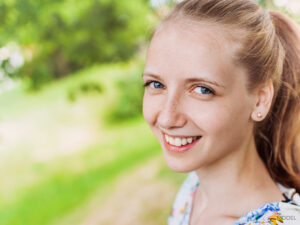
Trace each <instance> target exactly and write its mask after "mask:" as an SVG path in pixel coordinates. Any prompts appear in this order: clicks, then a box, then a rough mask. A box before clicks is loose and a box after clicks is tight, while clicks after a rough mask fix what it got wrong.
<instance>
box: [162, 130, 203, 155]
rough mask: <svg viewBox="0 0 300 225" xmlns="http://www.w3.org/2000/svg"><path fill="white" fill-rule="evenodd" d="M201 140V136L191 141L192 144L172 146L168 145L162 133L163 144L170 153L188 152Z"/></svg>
mask: <svg viewBox="0 0 300 225" xmlns="http://www.w3.org/2000/svg"><path fill="white" fill-rule="evenodd" d="M201 138H202V136H201V137H200V138H199V139H197V140H195V141H193V142H192V143H190V144H187V145H184V146H174V145H170V144H169V143H168V142H167V140H166V136H165V134H164V133H163V139H164V144H165V146H166V148H167V150H169V151H171V152H177V153H183V152H186V151H188V150H190V149H191V148H192V147H193V146H194V145H195V144H197V143H198V142H199V141H200V139H201Z"/></svg>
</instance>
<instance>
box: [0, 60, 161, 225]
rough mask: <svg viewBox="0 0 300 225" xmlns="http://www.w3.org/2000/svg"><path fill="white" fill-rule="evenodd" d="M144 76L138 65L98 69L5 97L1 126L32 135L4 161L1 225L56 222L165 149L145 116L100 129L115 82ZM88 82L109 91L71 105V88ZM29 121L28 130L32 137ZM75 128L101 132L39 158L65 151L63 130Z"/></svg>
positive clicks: (1, 100)
mask: <svg viewBox="0 0 300 225" xmlns="http://www.w3.org/2000/svg"><path fill="white" fill-rule="evenodd" d="M138 71H139V67H138V66H137V64H134V63H133V64H129V65H127V64H116V65H115V64H112V65H101V66H94V67H92V68H90V69H86V70H84V71H81V72H79V73H77V74H75V75H74V76H70V77H67V78H65V79H62V80H59V81H57V82H53V83H51V84H49V85H48V86H46V87H44V88H43V89H42V90H41V91H40V92H37V93H29V94H28V93H25V92H24V87H22V86H20V87H18V88H16V89H13V90H11V91H8V92H6V93H3V94H1V95H0V104H1V105H5V107H3V108H2V110H1V111H0V121H2V122H7V121H8V122H15V123H17V125H18V126H19V129H23V130H25V133H24V134H25V135H26V136H25V137H22V138H21V139H19V137H17V136H16V138H18V142H17V143H16V145H14V147H13V148H11V149H9V148H8V149H7V152H9V154H8V155H6V156H5V157H6V158H4V157H3V158H2V159H1V160H2V162H3V164H2V166H1V170H2V172H1V174H0V179H1V181H2V185H1V192H2V193H0V224H1V225H2V224H3V225H6V224H9V225H18V224H22V225H23V224H26V225H43V224H53V223H55V222H56V221H59V220H60V219H61V218H63V217H65V216H66V215H68V214H69V213H71V212H72V210H74V209H75V208H76V207H78V206H80V205H82V204H84V202H85V201H87V199H89V198H90V197H91V196H93V195H94V194H95V193H96V191H97V192H98V191H99V189H103V190H104V189H107V188H109V185H112V182H113V181H114V179H116V177H117V176H118V174H120V173H124V172H126V170H128V169H129V168H131V167H133V166H135V165H137V164H139V163H141V162H143V161H144V160H146V159H147V158H150V157H151V156H153V155H155V154H157V153H158V152H159V151H158V150H159V145H158V142H157V141H156V140H155V138H154V136H153V134H152V133H151V131H150V129H149V128H148V127H147V125H146V123H145V121H144V120H143V118H142V117H138V118H135V119H132V120H127V121H122V122H121V121H120V122H119V123H118V124H117V125H116V124H115V125H114V126H113V127H110V126H107V124H106V125H105V126H104V125H102V122H103V121H102V114H103V113H104V112H105V110H106V109H107V108H106V107H107V106H109V104H110V102H111V101H113V100H114V98H115V96H117V93H116V92H117V89H116V88H115V86H114V81H115V80H116V79H118V78H120V77H122V76H126V74H131V73H137V72H138ZM85 82H96V83H97V82H99V83H101V85H102V86H103V87H104V92H103V93H101V94H100V95H99V94H94V95H93V94H92V95H90V94H87V95H82V96H79V98H78V100H77V101H76V102H75V103H71V102H69V101H68V98H67V97H68V91H69V90H70V89H72V88H74V87H75V88H76V87H78V86H79V85H80V84H82V83H85ZM74 108H75V111H76V110H77V111H76V113H74ZM78 109H79V112H80V113H79V114H78ZM16 121H17V122H16ZM28 121H30V123H29V122H28ZM28 124H29V125H30V127H28V130H30V132H26V131H27V127H25V126H28ZM75 125H76V126H77V127H78V128H79V129H82V128H87V129H90V130H92V131H93V132H94V133H95V135H94V137H93V140H91V141H90V142H89V144H88V145H84V146H83V147H82V149H80V151H76V152H72V153H69V154H66V155H58V156H55V157H50V158H49V159H47V160H44V161H39V160H36V158H34V155H35V154H36V153H39V152H41V151H42V152H41V153H39V154H46V155H47V154H50V153H51V154H54V153H53V152H57V153H60V152H61V151H63V150H64V149H59V147H58V146H59V145H58V142H57V140H56V139H55V138H56V136H57V137H60V133H59V132H60V130H61V129H65V128H69V127H72V126H75ZM41 135H42V136H41ZM39 137H42V138H46V139H47V140H48V142H47V144H46V145H35V142H38V141H39ZM76 138H78V137H76V136H75V137H72V136H71V139H66V140H65V141H66V142H73V141H76V140H75V139H76ZM79 138H80V137H79ZM27 142H30V143H32V145H28V143H27ZM47 151H48V152H47ZM7 196H9V197H7Z"/></svg>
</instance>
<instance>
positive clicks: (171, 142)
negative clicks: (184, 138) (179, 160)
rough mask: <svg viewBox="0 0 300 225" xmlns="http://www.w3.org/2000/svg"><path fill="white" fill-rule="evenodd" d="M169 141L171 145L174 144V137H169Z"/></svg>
mask: <svg viewBox="0 0 300 225" xmlns="http://www.w3.org/2000/svg"><path fill="white" fill-rule="evenodd" d="M169 143H170V144H171V145H174V144H175V141H174V138H172V137H169Z"/></svg>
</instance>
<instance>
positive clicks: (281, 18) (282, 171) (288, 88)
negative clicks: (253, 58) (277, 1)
mask: <svg viewBox="0 0 300 225" xmlns="http://www.w3.org/2000/svg"><path fill="white" fill-rule="evenodd" d="M269 13H270V16H271V19H272V21H273V24H274V27H275V32H276V35H277V37H278V38H279V41H280V43H281V45H282V47H283V49H284V52H285V56H284V62H283V68H282V75H281V80H280V84H279V87H278V88H277V89H278V90H277V93H275V96H274V97H275V98H274V102H273V107H272V108H271V112H270V116H269V117H268V118H267V119H266V120H265V121H263V123H262V124H260V125H259V126H257V128H256V131H257V135H256V137H255V138H256V140H255V141H256V145H257V149H258V152H259V154H260V156H261V158H262V159H263V161H264V162H265V164H266V167H267V168H268V170H269V172H270V174H271V177H272V178H273V179H274V180H275V181H277V182H280V183H282V184H284V185H286V186H288V187H292V188H295V189H296V190H297V192H300V145H299V142H300V29H299V26H298V25H297V24H296V23H294V21H293V20H291V19H290V18H289V17H287V16H286V15H284V14H282V13H280V12H277V11H269ZM274 66H275V65H274Z"/></svg>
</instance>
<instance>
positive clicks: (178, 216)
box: [168, 171, 300, 225]
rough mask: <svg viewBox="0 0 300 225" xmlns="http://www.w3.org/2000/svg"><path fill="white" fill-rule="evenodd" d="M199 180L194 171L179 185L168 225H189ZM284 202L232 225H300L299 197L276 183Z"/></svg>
mask: <svg viewBox="0 0 300 225" xmlns="http://www.w3.org/2000/svg"><path fill="white" fill-rule="evenodd" d="M198 185H199V179H198V176H197V174H196V172H195V171H192V172H190V173H189V174H188V176H187V178H186V179H185V181H184V182H183V184H182V185H181V187H180V189H179V192H178V193H177V195H176V198H175V201H174V203H173V206H172V210H171V213H170V215H169V218H168V225H189V217H190V212H191V206H192V201H193V199H194V196H195V192H196V189H197V187H198ZM277 185H278V187H279V188H280V190H281V191H282V194H283V196H284V197H285V199H286V200H284V201H281V202H272V203H268V204H265V205H262V206H260V207H258V208H256V209H254V210H253V211H250V212H248V213H247V214H245V215H244V216H242V217H240V218H239V219H238V220H236V221H235V223H234V224H233V225H258V224H264V225H267V224H271V225H281V224H284V225H300V195H299V193H297V192H296V190H295V189H294V188H287V187H285V186H283V185H282V184H280V183H277Z"/></svg>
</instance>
